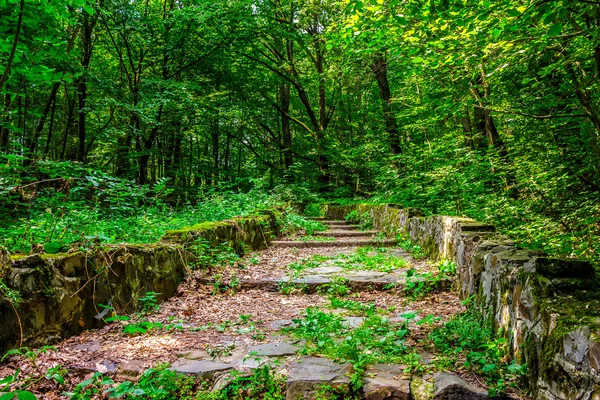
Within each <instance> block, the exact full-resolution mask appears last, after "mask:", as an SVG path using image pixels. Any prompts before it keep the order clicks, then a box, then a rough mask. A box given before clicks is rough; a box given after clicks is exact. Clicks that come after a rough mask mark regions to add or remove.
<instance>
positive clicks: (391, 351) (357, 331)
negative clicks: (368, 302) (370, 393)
mask: <svg viewBox="0 0 600 400" xmlns="http://www.w3.org/2000/svg"><path fill="white" fill-rule="evenodd" d="M302 317H303V318H302V319H297V320H294V323H295V324H296V326H295V327H294V328H288V329H286V331H288V332H290V333H291V334H293V335H294V336H295V337H296V338H298V339H302V340H305V341H306V344H305V347H304V349H303V350H302V352H303V353H305V354H319V355H324V356H326V357H329V358H332V359H334V360H338V361H341V362H350V363H352V364H353V366H354V375H353V376H352V383H353V385H354V387H355V388H357V389H358V388H360V386H361V385H362V375H363V374H364V370H365V367H366V366H367V365H369V364H372V363H394V362H400V360H402V358H403V357H404V356H405V355H406V353H407V347H406V346H405V345H404V338H405V337H406V336H407V335H408V334H409V330H408V323H409V322H407V321H405V322H402V323H399V324H392V323H390V322H389V321H388V320H387V319H386V318H384V317H381V316H380V315H377V314H371V313H369V314H367V317H366V318H365V320H364V321H363V323H362V324H361V325H360V326H359V327H357V328H354V329H351V328H350V327H349V325H348V324H346V323H345V322H344V319H343V317H341V316H339V315H337V314H330V313H324V312H322V311H320V310H319V308H318V307H311V308H308V309H306V310H305V311H304V313H303V315H302Z"/></svg>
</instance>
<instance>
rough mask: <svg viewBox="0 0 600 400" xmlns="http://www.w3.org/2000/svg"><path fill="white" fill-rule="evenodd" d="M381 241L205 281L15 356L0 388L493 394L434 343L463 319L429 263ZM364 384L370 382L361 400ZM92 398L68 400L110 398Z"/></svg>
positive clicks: (354, 239)
mask: <svg viewBox="0 0 600 400" xmlns="http://www.w3.org/2000/svg"><path fill="white" fill-rule="evenodd" d="M338 226H341V223H339V222H338V223H333V225H331V227H330V228H331V232H338V229H337V228H338ZM344 231H346V232H348V231H355V232H358V230H357V229H354V228H350V227H344ZM357 235H358V236H357ZM375 235H376V233H375V232H365V234H364V235H360V234H352V235H351V236H346V235H342V236H341V237H335V238H334V239H322V237H320V236H319V237H317V240H311V239H310V238H309V239H308V240H307V239H306V236H304V237H300V236H298V237H295V238H292V239H289V240H287V242H288V243H287V244H285V243H284V244H282V242H276V243H275V245H274V246H273V247H271V248H269V249H267V250H264V251H261V252H255V253H252V254H250V255H248V256H246V257H245V258H243V259H242V260H240V261H238V262H236V263H235V264H234V265H228V266H226V267H219V268H213V269H212V270H209V271H196V272H195V274H194V275H193V276H191V277H189V279H188V280H187V281H186V282H185V283H184V284H182V285H181V286H180V288H179V291H178V294H177V296H175V297H172V298H171V299H169V300H167V301H165V302H164V303H162V304H160V305H158V304H155V303H154V301H153V300H152V299H150V301H148V303H147V304H146V306H147V307H146V312H144V313H138V314H137V315H135V316H132V317H131V319H130V320H128V321H117V322H114V323H111V324H108V325H107V326H105V327H103V328H101V329H96V330H90V331H86V332H84V333H83V334H81V335H79V336H76V337H72V338H69V339H66V340H64V341H62V342H61V343H59V344H58V345H56V346H55V348H56V351H53V350H49V351H47V352H45V353H44V352H42V353H40V354H38V356H37V359H35V360H34V361H35V362H34V363H32V358H31V357H23V356H12V357H11V358H10V362H9V363H8V364H6V365H3V366H0V377H5V376H8V375H10V374H12V373H14V372H15V371H16V370H17V369H20V370H21V374H22V375H23V376H27V375H35V374H36V371H37V372H38V375H40V376H41V375H47V371H51V373H53V372H58V374H59V375H61V376H62V377H63V379H64V383H61V379H58V380H52V379H40V380H39V381H38V382H35V383H34V384H33V385H31V386H30V387H29V390H31V391H33V392H34V393H36V395H39V398H42V399H59V398H68V396H66V395H64V394H63V393H64V392H66V391H75V392H77V391H79V392H80V393H84V392H85V391H86V390H87V389H85V388H81V387H80V388H77V387H76V385H77V384H78V383H79V382H82V381H85V380H86V379H90V378H92V379H96V378H97V377H98V376H99V374H98V373H100V374H102V376H109V377H111V379H112V380H113V381H114V382H116V383H119V382H123V381H127V380H129V381H136V380H138V379H139V376H140V374H142V373H143V371H145V370H147V369H149V368H155V367H156V366H157V365H160V364H163V363H169V365H170V368H172V369H173V370H175V371H178V372H183V373H187V374H191V375H194V376H200V377H202V378H203V379H205V380H206V381H210V382H212V383H211V385H213V386H212V389H214V390H217V389H218V390H220V389H223V388H224V387H225V386H227V383H226V382H227V381H228V379H235V377H236V376H243V375H245V376H248V374H251V373H252V371H253V370H256V369H257V368H264V367H265V366H268V367H269V368H270V369H271V370H273V371H276V373H277V374H278V375H280V376H283V377H284V378H283V381H281V382H284V383H281V385H282V386H283V387H284V389H283V391H282V392H283V393H284V392H285V391H286V390H287V396H288V397H287V398H288V399H290V398H295V397H293V396H298V395H299V396H300V397H301V398H317V397H318V396H319V395H318V393H317V392H318V391H323V390H324V391H325V392H327V391H328V390H329V391H331V393H335V395H336V396H338V398H350V396H358V397H357V398H360V397H362V398H364V397H366V398H378V397H369V391H371V392H372V393H375V392H377V393H380V392H381V393H383V392H385V393H388V394H391V395H395V396H400V397H397V398H404V397H402V396H404V395H406V396H410V395H412V396H413V398H418V394H416V391H430V392H431V391H432V390H433V380H434V379H433V375H434V374H435V373H436V372H438V371H440V370H445V369H452V370H453V372H454V373H456V374H457V375H459V376H460V377H462V379H464V380H465V381H466V382H468V383H469V384H470V385H472V387H471V389H473V390H477V389H482V390H487V388H486V387H485V385H484V383H483V382H484V381H483V379H482V378H480V377H478V376H477V375H475V374H473V373H471V372H469V371H468V370H467V369H464V368H455V367H454V366H455V365H460V364H461V362H462V363H464V360H461V359H460V357H461V356H460V355H459V356H457V357H458V359H456V357H455V358H454V359H449V358H448V356H447V355H445V354H441V353H440V352H439V351H438V350H436V347H434V346H433V344H432V341H431V340H430V339H429V336H430V334H431V332H432V331H433V330H434V329H436V328H438V327H441V326H442V325H443V324H444V323H445V322H447V321H448V320H450V319H451V318H452V317H453V316H454V315H456V314H457V313H460V312H462V311H464V307H463V306H462V305H461V302H460V300H459V299H458V297H457V295H456V293H455V291H452V290H451V282H450V281H449V280H448V279H447V278H446V277H444V276H442V274H440V273H439V272H437V271H436V269H435V268H434V265H433V264H432V263H429V262H427V261H424V260H423V259H415V258H413V257H412V256H411V254H409V253H408V252H406V251H404V250H402V249H399V248H397V247H381V246H378V243H379V244H382V243H381V242H378V240H379V239H378V238H377V237H376V236H375ZM334 236H335V234H334ZM315 242H320V243H321V244H316V245H315V246H313V245H311V243H313V244H314V243H315ZM334 242H335V244H334ZM290 243H292V244H291V245H290ZM327 243H330V244H331V245H330V246H328V245H326V244H327ZM365 244H366V246H364V245H365ZM358 245H361V246H358ZM388 245H389V244H388ZM424 277H427V279H425V278H424ZM329 360H335V361H336V362H335V363H334V362H332V361H329ZM345 361H346V362H349V364H344V362H345ZM373 364H375V366H373ZM382 364H388V365H391V366H389V367H382V366H381V365H382ZM368 365H371V366H370V367H367V366H368ZM365 367H366V372H365V371H364V368H365ZM236 370H237V371H239V372H238V373H237V375H236V373H232V371H236ZM248 371H250V372H248ZM356 377H359V378H358V379H359V380H363V379H364V383H363V386H362V389H361V390H355V388H356V387H358V386H361V385H360V384H358V385H357V384H356V380H357V379H356ZM378 377H380V378H381V379H379V380H378ZM417 379H418V381H419V382H420V383H419V385H420V386H419V387H417V386H415V382H417ZM286 380H287V382H286ZM114 385H115V384H113V386H114ZM214 385H216V388H215V386H214ZM382 385H383V386H382ZM386 385H387V386H386ZM88 386H90V385H88ZM98 386H99V384H98ZM353 388H354V389H353ZM382 388H383V389H382ZM207 390H210V388H209V389H207ZM382 390H383V392H382ZM411 391H412V394H411ZM92 392H93V391H92ZM405 392H406V393H405ZM94 393H96V394H93V393H92V395H91V396H90V397H76V396H74V395H70V397H71V398H82V399H84V398H100V397H102V396H104V395H105V394H103V392H102V390H99V391H97V392H94ZM104 393H105V392H104ZM236 398H237V397H236ZM274 398H276V397H274ZM323 398H328V397H326V396H325V397H323ZM390 398H396V397H390ZM406 398H408V397H406Z"/></svg>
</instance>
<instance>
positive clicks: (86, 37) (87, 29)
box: [77, 12, 98, 162]
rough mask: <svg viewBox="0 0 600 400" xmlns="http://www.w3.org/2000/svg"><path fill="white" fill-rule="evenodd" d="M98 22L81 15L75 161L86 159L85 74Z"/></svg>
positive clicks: (91, 17) (93, 17)
mask: <svg viewBox="0 0 600 400" xmlns="http://www.w3.org/2000/svg"><path fill="white" fill-rule="evenodd" d="M97 20H98V14H95V15H94V16H90V15H89V14H88V13H87V12H84V13H83V32H82V41H81V47H82V51H83V54H82V59H81V66H82V67H83V74H82V75H81V77H80V78H79V83H78V91H79V112H78V113H79V125H78V128H79V135H78V138H79V143H78V147H77V161H80V162H84V161H85V158H86V154H85V150H86V146H85V140H86V136H87V134H86V117H87V110H86V101H87V74H88V71H89V68H90V61H91V59H92V44H93V42H92V31H93V30H94V26H95V25H96V22H97Z"/></svg>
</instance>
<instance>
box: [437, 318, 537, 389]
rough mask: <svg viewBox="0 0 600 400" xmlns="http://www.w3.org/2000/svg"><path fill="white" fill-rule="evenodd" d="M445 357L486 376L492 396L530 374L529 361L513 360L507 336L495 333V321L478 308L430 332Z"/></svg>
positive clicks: (442, 360) (514, 385)
mask: <svg viewBox="0 0 600 400" xmlns="http://www.w3.org/2000/svg"><path fill="white" fill-rule="evenodd" d="M429 338H430V340H431V341H432V342H433V344H434V345H435V347H436V348H437V349H438V350H439V351H441V352H442V354H443V355H444V356H445V357H446V359H441V362H443V363H444V364H445V365H444V366H445V367H452V366H457V365H456V364H457V363H459V362H458V360H459V359H464V362H463V367H466V368H468V369H470V370H472V371H473V372H475V373H477V374H479V375H481V376H483V377H484V378H485V379H486V381H487V384H488V385H489V394H490V396H501V395H502V394H503V393H504V392H505V391H506V390H507V389H508V388H509V387H514V388H517V387H518V383H519V381H520V379H521V378H523V377H525V376H526V374H527V365H521V364H517V363H516V362H515V361H514V360H512V361H511V360H510V359H509V358H508V357H509V351H508V344H507V342H506V339H504V338H502V337H500V336H498V335H496V334H494V330H493V328H492V322H491V321H490V320H489V319H485V318H484V317H483V316H482V315H481V313H480V312H479V311H477V310H476V309H475V308H473V307H472V308H470V309H469V310H467V311H466V312H463V313H461V314H457V315H456V316H454V317H453V318H452V319H451V320H449V321H448V322H446V323H445V324H444V326H442V327H441V328H438V329H436V330H434V331H433V332H432V333H431V335H430V336H429Z"/></svg>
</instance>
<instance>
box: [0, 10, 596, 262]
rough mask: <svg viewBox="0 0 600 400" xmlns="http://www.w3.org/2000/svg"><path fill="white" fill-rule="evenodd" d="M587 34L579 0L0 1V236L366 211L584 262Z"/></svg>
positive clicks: (47, 237)
mask: <svg viewBox="0 0 600 400" xmlns="http://www.w3.org/2000/svg"><path fill="white" fill-rule="evenodd" d="M599 26H600V4H599V3H597V2H595V1H588V0H565V1H554V0H551V1H549V0H539V1H517V0H498V1H488V0H481V1H460V0H459V1H454V0H430V1H419V0H405V1H400V0H364V1H360V0H346V1H334V0H301V1H291V0H265V1H262V0H261V1H252V0H229V1H207V0H143V1H141V0H129V1H124V0H60V1H58V0H46V1H38V0H0V61H1V62H0V67H1V68H0V74H1V76H0V100H1V105H0V153H1V155H0V197H1V201H2V204H1V206H0V207H1V214H0V231H2V233H1V234H0V239H1V242H0V244H3V245H4V246H6V247H8V248H9V249H10V250H11V251H13V252H30V251H47V252H56V251H61V250H65V249H66V248H68V247H70V246H74V245H77V246H82V243H93V242H98V241H100V242H114V241H122V240H128V241H150V240H156V238H158V237H160V235H161V234H162V233H161V232H164V229H168V228H171V227H175V226H181V225H183V224H189V223H190V222H192V223H193V222H198V221H201V220H211V219H219V218H227V217H229V216H231V215H236V214H243V213H248V212H251V211H252V210H254V209H256V208H258V207H267V206H269V205H271V204H275V203H277V202H282V201H289V200H294V201H302V202H305V203H315V202H319V201H324V200H331V199H346V200H345V201H348V200H347V199H370V200H371V201H377V202H383V201H385V202H393V203H399V204H402V205H404V206H414V207H421V208H425V209H426V210H427V211H428V212H431V213H446V214H452V215H467V216H471V217H474V218H477V219H480V220H487V221H490V222H493V223H495V224H497V225H498V227H499V228H500V229H501V230H502V231H503V232H505V233H508V234H510V235H511V236H513V237H514V238H516V239H517V240H519V241H521V242H522V243H523V244H525V245H527V246H529V247H533V248H543V249H545V250H547V251H549V252H550V253H553V254H558V255H563V256H577V257H588V258H589V257H591V258H595V259H597V258H598V254H599V253H600V251H599V250H600V241H598V240H597V237H598V236H597V235H598V233H600V232H599V231H600V208H599V206H600V202H599V194H600V152H599V151H600V147H599V146H600V144H599V143H598V138H599V134H600V110H599V108H598V107H599V105H600V102H599V100H600V99H599V98H598V94H599V89H600V34H599V33H600V30H599Z"/></svg>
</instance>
